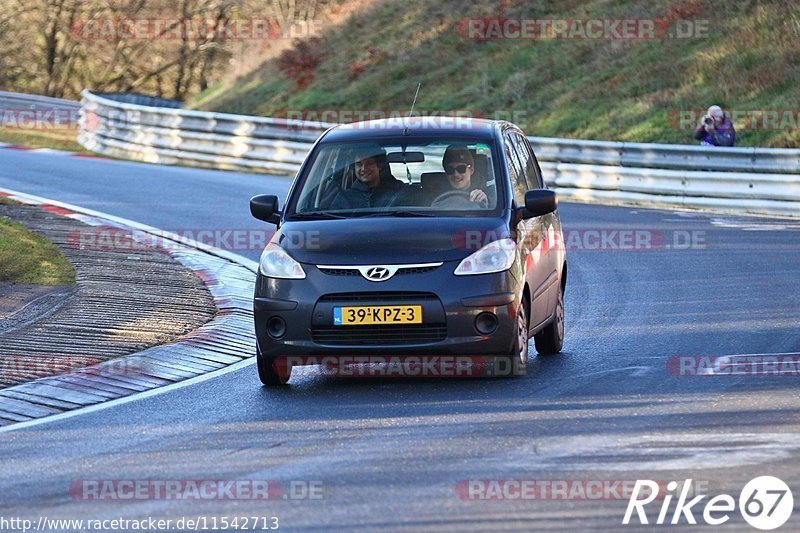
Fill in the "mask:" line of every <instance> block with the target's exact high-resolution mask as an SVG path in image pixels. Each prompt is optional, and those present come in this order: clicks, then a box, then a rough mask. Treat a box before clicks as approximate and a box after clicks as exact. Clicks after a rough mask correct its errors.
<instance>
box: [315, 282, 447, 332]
mask: <svg viewBox="0 0 800 533" xmlns="http://www.w3.org/2000/svg"><path fill="white" fill-rule="evenodd" d="M319 301H320V302H330V303H337V304H342V305H352V304H354V303H355V304H370V303H374V304H376V305H392V304H396V303H398V302H415V303H422V304H424V303H425V302H431V301H436V302H438V301H439V298H438V297H437V296H436V295H435V294H433V293H430V292H412V291H386V292H343V293H337V294H326V295H324V296H323V297H322V298H320V299H319ZM445 338H447V324H446V323H441V322H432V323H427V324H387V325H380V326H378V325H370V326H333V325H324V326H323V325H315V326H312V327H311V340H313V341H314V342H316V343H318V344H328V345H335V346H345V345H347V346H371V345H395V346H402V345H410V344H427V343H431V342H438V341H442V340H444V339H445Z"/></svg>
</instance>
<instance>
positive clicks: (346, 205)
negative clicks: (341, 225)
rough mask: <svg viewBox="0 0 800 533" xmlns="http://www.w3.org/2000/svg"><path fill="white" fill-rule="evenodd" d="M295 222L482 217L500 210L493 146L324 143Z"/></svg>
mask: <svg viewBox="0 0 800 533" xmlns="http://www.w3.org/2000/svg"><path fill="white" fill-rule="evenodd" d="M294 197H295V198H296V199H297V200H296V203H294V209H293V210H292V211H291V212H290V215H289V216H290V217H291V218H295V219H302V218H314V217H319V218H339V217H348V218H349V217H365V216H373V217H378V216H481V215H487V216H488V215H490V214H492V212H493V211H494V210H495V209H496V208H497V207H498V200H497V198H498V194H497V185H496V181H495V172H494V164H493V154H492V149H491V147H490V145H489V144H488V143H487V142H485V141H482V142H479V141H469V140H466V141H465V140H446V139H445V140H435V141H430V142H410V141H409V140H408V139H403V140H402V141H399V140H398V141H386V140H384V141H381V142H374V143H331V144H324V145H321V146H320V147H319V148H318V150H317V153H316V155H315V157H314V160H313V163H312V165H311V168H310V170H309V171H308V172H307V173H306V174H305V176H304V179H302V180H301V185H300V188H299V190H298V191H296V192H295V193H294Z"/></svg>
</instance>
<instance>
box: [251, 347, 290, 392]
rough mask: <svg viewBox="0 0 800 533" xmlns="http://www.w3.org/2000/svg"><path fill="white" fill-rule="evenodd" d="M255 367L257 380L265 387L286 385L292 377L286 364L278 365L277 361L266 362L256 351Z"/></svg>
mask: <svg viewBox="0 0 800 533" xmlns="http://www.w3.org/2000/svg"><path fill="white" fill-rule="evenodd" d="M256 365H257V366H258V378H259V379H260V380H261V383H262V384H264V385H266V386H267V387H276V386H280V385H286V384H287V383H289V378H291V377H292V368H291V367H290V366H289V364H288V363H282V364H278V360H277V359H273V360H271V361H267V360H266V359H265V358H264V357H262V356H261V353H260V352H259V351H258V350H256Z"/></svg>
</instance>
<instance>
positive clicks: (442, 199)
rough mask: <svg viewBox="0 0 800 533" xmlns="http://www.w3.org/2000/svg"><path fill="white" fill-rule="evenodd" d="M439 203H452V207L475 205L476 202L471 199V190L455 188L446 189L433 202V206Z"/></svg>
mask: <svg viewBox="0 0 800 533" xmlns="http://www.w3.org/2000/svg"><path fill="white" fill-rule="evenodd" d="M437 204H452V207H461V206H462V205H463V206H464V207H474V206H475V205H476V202H473V201H472V200H470V199H469V191H459V190H457V189H454V190H452V191H445V192H443V193H442V194H440V195H439V196H437V197H436V198H434V199H433V201H432V202H431V207H434V206H436V205H437Z"/></svg>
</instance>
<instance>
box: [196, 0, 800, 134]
mask: <svg viewBox="0 0 800 533" xmlns="http://www.w3.org/2000/svg"><path fill="white" fill-rule="evenodd" d="M483 17H493V18H494V17H505V18H525V19H531V18H536V19H558V20H561V19H594V18H601V19H624V20H632V19H645V20H648V19H656V20H655V23H656V30H657V32H662V33H656V35H657V36H663V37H660V38H644V39H641V38H640V39H618V38H604V39H580V38H577V37H578V35H579V34H575V33H574V32H573V34H572V35H571V36H570V35H566V37H567V38H563V39H557V40H553V39H487V40H482V39H477V38H474V37H475V32H473V34H472V37H473V38H470V34H469V28H470V22H469V19H480V18H483ZM687 21H688V22H687ZM567 23H568V24H570V25H571V24H573V22H571V21H569V20H568V21H567ZM472 24H476V26H473V28H477V27H479V26H478V25H480V24H484V26H483V27H484V28H489V27H488V26H486V25H485V24H488V23H487V22H486V21H480V22H473V23H472ZM583 27H584V28H586V27H587V26H586V25H585V24H584V25H583ZM678 31H683V32H685V33H691V34H692V35H691V36H689V37H685V38H678V37H676V36H675V35H674V34H675V32H678ZM668 34H672V35H673V36H672V37H671V38H670V37H669V36H668ZM504 35H512V36H513V34H510V33H505V34H504ZM562 35H563V34H562ZM608 35H610V36H611V37H614V34H613V32H610V33H609V34H608ZM490 36H491V35H490ZM635 36H645V37H649V35H648V34H647V33H646V32H644V33H643V32H638V33H635ZM419 81H421V82H422V84H423V85H422V91H421V93H420V97H419V100H418V102H417V109H419V110H422V111H424V112H435V111H441V112H461V113H471V114H473V115H482V116H495V117H499V118H510V119H512V120H514V121H515V122H517V123H518V124H519V125H521V126H522V127H523V129H524V130H525V131H526V132H528V134H530V135H540V136H555V137H572V138H582V139H608V140H625V141H637V142H675V143H694V142H695V141H693V140H692V139H691V134H692V130H693V126H694V124H695V120H696V118H695V117H696V116H699V115H693V114H692V113H693V112H697V111H700V110H704V109H705V108H706V107H707V106H709V105H711V104H719V105H722V106H723V107H724V108H726V109H728V110H733V111H734V118H735V123H736V126H737V134H738V142H737V145H738V146H785V147H798V146H800V130H799V129H798V124H797V120H798V114H799V113H798V110H800V105H798V98H800V6H798V4H796V3H795V2H791V1H774V2H761V3H757V2H752V1H727V0H685V1H682V2H651V1H645V0H639V1H629V0H587V1H576V0H567V1H562V2H557V3H555V2H554V3H550V2H545V1H543V0H539V1H537V0H533V1H515V0H506V1H500V2H490V1H484V0H474V1H471V2H463V1H457V0H441V1H438V2H434V1H432V0H375V1H373V2H365V7H364V8H363V9H361V10H360V11H359V12H358V14H357V15H355V16H352V17H350V18H349V19H347V20H346V21H345V22H343V23H342V24H340V25H338V26H336V27H330V28H328V29H327V30H326V32H325V34H324V36H323V37H322V38H321V39H319V40H316V41H308V42H304V43H296V46H295V48H294V50H290V51H288V52H286V53H284V54H283V56H282V57H281V58H277V59H272V60H269V61H266V62H265V63H264V64H262V65H261V67H260V68H258V69H257V70H256V71H255V72H253V73H251V74H250V75H248V76H247V77H243V78H240V79H238V80H236V81H235V82H233V83H229V84H218V85H217V86H214V87H212V88H210V89H209V90H208V91H206V92H205V93H203V94H201V95H200V96H199V97H198V98H197V99H196V100H195V101H194V102H193V104H192V105H193V106H194V107H197V108H201V109H209V110H218V111H225V112H233V113H246V114H256V115H263V116H286V115H287V114H289V115H290V116H297V114H298V113H297V112H298V111H299V110H312V111H324V110H329V111H333V112H334V113H328V114H327V115H326V117H328V118H329V117H336V116H337V114H336V113H339V115H338V116H341V117H343V120H344V119H346V118H347V116H348V115H347V113H348V112H350V111H368V110H375V111H376V112H378V114H380V112H383V111H385V112H391V111H392V110H396V111H397V112H401V111H402V110H406V109H408V108H409V107H410V103H411V100H412V97H413V95H414V90H415V89H416V85H417V82H419ZM770 114H772V115H770ZM307 116H309V117H311V118H313V117H314V116H316V114H315V113H309V114H308V115H307Z"/></svg>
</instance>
